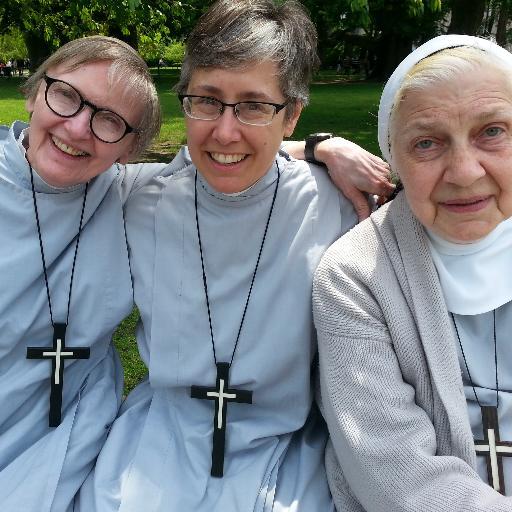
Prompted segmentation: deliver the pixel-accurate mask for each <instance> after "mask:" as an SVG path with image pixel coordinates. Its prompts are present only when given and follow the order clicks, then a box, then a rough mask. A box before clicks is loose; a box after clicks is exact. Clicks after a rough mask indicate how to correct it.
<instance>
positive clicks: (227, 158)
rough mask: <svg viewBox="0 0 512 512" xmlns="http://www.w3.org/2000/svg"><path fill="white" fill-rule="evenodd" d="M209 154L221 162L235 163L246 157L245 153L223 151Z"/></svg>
mask: <svg viewBox="0 0 512 512" xmlns="http://www.w3.org/2000/svg"><path fill="white" fill-rule="evenodd" d="M210 155H211V156H212V158H213V159H214V160H215V161H216V162H219V163H221V164H236V163H237V162H240V161H242V160H243V159H244V158H245V157H246V155H227V154H225V153H210Z"/></svg>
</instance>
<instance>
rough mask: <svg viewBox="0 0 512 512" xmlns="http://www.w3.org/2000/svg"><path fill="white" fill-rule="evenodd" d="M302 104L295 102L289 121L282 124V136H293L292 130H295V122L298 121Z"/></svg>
mask: <svg viewBox="0 0 512 512" xmlns="http://www.w3.org/2000/svg"><path fill="white" fill-rule="evenodd" d="M302 107H303V105H302V102H300V101H297V102H296V103H295V109H294V112H293V115H292V117H291V118H290V119H288V120H287V121H285V123H284V136H285V137H291V136H292V134H293V130H295V126H296V125H297V122H298V120H299V117H300V114H301V112H302Z"/></svg>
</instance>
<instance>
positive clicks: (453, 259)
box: [425, 218, 512, 315]
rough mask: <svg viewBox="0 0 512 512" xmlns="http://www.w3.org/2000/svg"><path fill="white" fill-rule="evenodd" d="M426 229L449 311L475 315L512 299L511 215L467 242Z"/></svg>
mask: <svg viewBox="0 0 512 512" xmlns="http://www.w3.org/2000/svg"><path fill="white" fill-rule="evenodd" d="M425 231H426V232H427V235H428V236H427V241H428V244H429V246H430V252H431V254H432V259H433V260H434V265H435V267H436V269H437V273H438V276H439V280H440V282H441V288H442V290H443V294H444V298H445V301H446V306H447V307H448V311H451V312H452V313H456V314H459V315H478V314H480V313H485V312H487V311H492V310H493V309H496V308H498V307H500V306H502V305H503V304H506V303H507V302H510V301H511V300H512V271H511V269H512V218H509V219H507V220H504V221H503V222H501V223H500V224H498V226H497V227H496V228H495V229H494V230H493V231H492V232H491V233H489V234H488V235H487V236H486V237H484V238H482V239H481V240H478V241H477V242H473V243H470V244H456V243H453V242H448V241H447V240H444V239H442V238H440V237H439V236H437V235H435V234H434V233H432V232H431V231H429V230H428V229H425Z"/></svg>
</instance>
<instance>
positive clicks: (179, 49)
mask: <svg viewBox="0 0 512 512" xmlns="http://www.w3.org/2000/svg"><path fill="white" fill-rule="evenodd" d="M184 57H185V44H184V43H182V42H178V43H173V44H170V45H168V46H167V47H166V48H165V52H164V54H163V58H164V61H165V62H166V63H167V64H169V65H171V64H181V63H182V62H183V58H184Z"/></svg>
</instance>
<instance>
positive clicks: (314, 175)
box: [279, 157, 357, 236]
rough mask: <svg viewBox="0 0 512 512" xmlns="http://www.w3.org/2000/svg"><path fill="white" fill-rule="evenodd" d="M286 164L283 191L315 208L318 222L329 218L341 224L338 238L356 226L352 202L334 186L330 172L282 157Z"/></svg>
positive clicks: (317, 166)
mask: <svg viewBox="0 0 512 512" xmlns="http://www.w3.org/2000/svg"><path fill="white" fill-rule="evenodd" d="M279 161H280V162H281V161H282V162H283V164H282V165H283V169H282V171H283V178H284V180H283V185H284V186H283V189H284V190H285V191H288V192H289V193H290V195H291V197H292V198H295V199H296V200H301V199H302V200H304V201H306V202H307V203H308V204H309V205H310V206H311V208H316V210H317V211H316V214H317V216H318V218H319V219H322V220H325V218H326V216H329V217H330V218H331V221H334V220H337V221H338V224H339V228H338V230H339V233H338V236H339V235H341V234H342V233H345V232H346V231H348V230H349V229H350V228H352V227H353V226H354V225H355V224H356V223H357V215H356V212H355V210H354V208H353V205H352V203H351V202H350V201H349V200H348V199H347V198H346V197H345V196H344V195H343V194H342V193H341V192H340V191H339V190H338V189H337V188H336V186H335V185H334V184H333V183H332V181H331V179H330V177H329V174H328V172H327V169H326V168H325V167H323V166H319V165H315V164H311V163H309V162H306V161H304V160H295V159H294V158H292V157H288V158H287V159H285V158H281V159H279Z"/></svg>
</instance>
